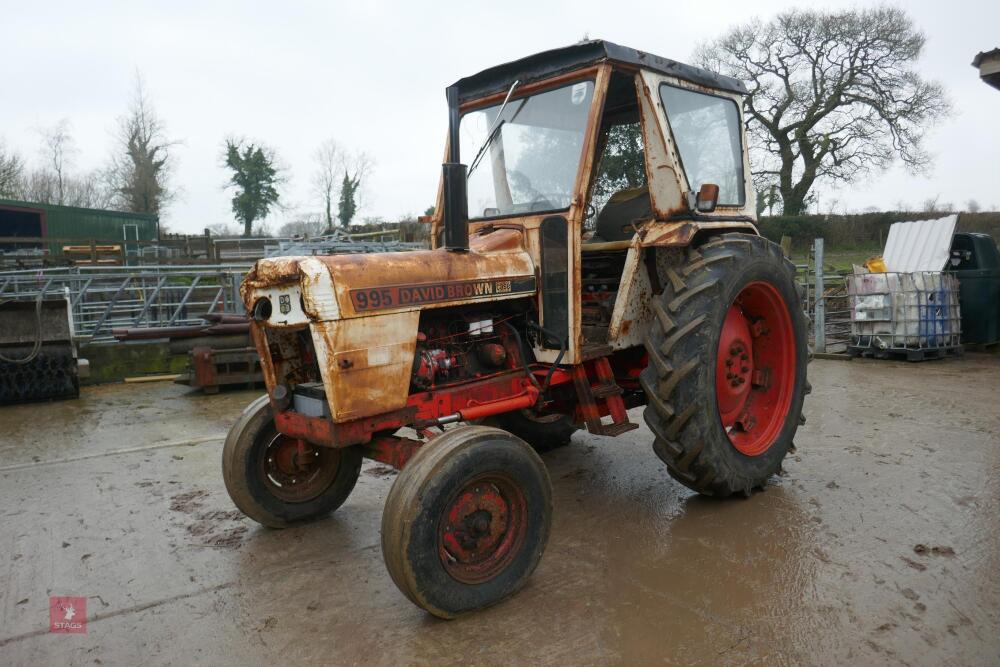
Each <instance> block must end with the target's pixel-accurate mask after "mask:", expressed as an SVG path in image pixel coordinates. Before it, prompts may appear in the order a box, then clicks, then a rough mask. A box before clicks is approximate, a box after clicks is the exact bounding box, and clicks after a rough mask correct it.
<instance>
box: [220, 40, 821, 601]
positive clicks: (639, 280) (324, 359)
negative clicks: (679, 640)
mask: <svg viewBox="0 0 1000 667" xmlns="http://www.w3.org/2000/svg"><path fill="white" fill-rule="evenodd" d="M745 93H746V89H745V88H744V86H743V84H742V83H740V82H739V81H736V80H733V79H730V78H727V77H723V76H719V75H717V74H714V73H712V72H708V71H705V70H701V69H697V68H694V67H691V66H688V65H683V64H681V63H678V62H674V61H671V60H667V59H665V58H661V57H658V56H655V55H652V54H649V53H644V52H641V51H637V50H635V49H631V48H626V47H622V46H618V45H616V44H612V43H609V42H605V41H589V42H583V43H580V44H575V45H573V46H569V47H566V48H561V49H556V50H552V51H547V52H544V53H540V54H536V55H533V56H530V57H527V58H524V59H522V60H518V61H515V62H511V63H507V64H504V65H499V66H497V67H493V68H491V69H488V70H485V71H483V72H480V73H479V74H476V75H473V76H470V77H467V78H464V79H461V80H460V81H458V82H457V83H456V84H454V85H453V86H451V87H449V88H448V89H447V99H448V109H449V133H448V145H447V162H446V163H445V164H444V165H443V173H442V179H441V187H440V191H439V194H438V198H437V206H436V209H435V210H436V211H437V212H436V213H435V215H434V216H432V219H431V220H430V221H429V222H430V224H431V230H432V232H431V237H432V239H433V246H434V248H433V249H432V250H425V251H416V252H399V253H384V254H372V255H338V256H320V257H282V258H270V259H264V260H260V261H259V262H257V265H256V266H255V267H254V269H253V270H252V271H251V272H250V273H249V275H248V276H247V278H246V280H245V281H244V283H243V287H242V294H243V299H244V301H245V302H246V306H247V309H248V311H249V312H250V313H251V315H252V318H253V324H252V327H251V329H252V333H253V337H254V341H255V343H256V346H257V349H258V351H259V353H260V357H261V363H262V368H263V372H264V377H265V380H266V384H267V395H266V396H263V397H261V398H260V399H259V400H257V401H255V402H253V403H252V404H251V405H250V406H249V407H248V408H247V409H246V411H245V412H244V413H243V415H242V416H241V417H240V419H239V421H238V422H237V423H236V424H235V425H234V426H233V428H232V430H231V432H230V434H229V437H228V438H227V440H226V445H225V451H224V459H223V472H224V476H225V482H226V486H227V488H228V490H229V493H230V495H231V496H232V499H233V501H234V502H235V503H236V505H237V506H238V507H239V508H240V509H241V510H243V511H244V512H245V513H246V514H247V515H249V516H250V517H251V518H253V519H255V520H256V521H258V522H260V523H262V524H264V525H267V526H273V527H282V526H287V525H289V524H292V523H294V522H298V521H305V520H308V519H312V518H314V517H318V516H322V515H325V514H327V513H329V512H331V511H333V510H334V509H336V508H337V507H338V506H340V505H341V504H342V503H343V502H344V500H345V499H346V498H347V497H348V495H349V494H350V493H351V490H352V489H353V488H354V485H355V482H356V481H357V479H358V474H359V470H360V468H361V460H362V458H363V457H368V458H371V459H375V460H377V461H381V462H383V463H386V464H389V465H391V466H394V467H395V468H397V469H399V470H400V473H399V475H398V477H397V478H396V480H395V482H394V484H393V486H392V490H391V491H390V492H389V496H388V499H387V500H386V507H385V511H384V514H383V518H382V551H383V556H384V558H385V563H386V566H387V568H388V570H389V573H390V575H391V576H392V579H393V581H395V583H396V584H397V585H398V586H399V588H400V589H401V590H402V592H403V593H405V594H406V595H407V596H408V597H409V598H410V599H411V600H412V601H413V602H414V603H416V604H417V605H419V606H421V607H423V608H424V609H426V610H427V611H429V612H430V613H432V614H434V615H437V616H441V617H446V618H447V617H452V616H454V615H456V614H459V613H462V612H465V611H468V610H472V609H476V608H479V607H483V606H486V605H489V604H492V603H494V602H497V601H499V600H501V599H503V598H504V597H506V596H509V595H511V594H512V593H514V592H515V591H517V590H518V589H519V588H520V587H521V586H522V585H523V584H524V583H525V581H526V580H527V578H528V577H529V575H530V574H531V572H532V571H533V570H534V568H535V566H536V565H537V564H538V562H539V559H540V558H541V556H542V551H543V550H544V548H545V544H546V541H547V539H548V534H549V525H550V519H551V512H552V492H551V483H550V481H549V477H548V474H547V473H546V470H545V467H544V465H543V463H542V460H541V459H540V457H539V456H538V454H537V452H536V449H539V448H546V447H552V446H555V445H559V444H564V443H566V442H568V441H569V440H570V436H571V434H572V433H573V432H574V431H575V430H577V429H581V428H586V429H587V430H588V431H589V432H590V433H592V434H594V435H600V436H617V435H621V434H623V433H626V432H628V431H630V430H631V429H634V428H636V427H637V424H635V423H633V422H631V421H630V420H629V413H628V412H627V411H628V410H629V409H630V408H633V407H637V406H641V405H645V406H646V407H645V411H644V416H645V420H646V423H647V424H648V425H649V427H650V429H651V430H652V432H653V435H654V440H653V451H654V452H655V453H656V455H657V456H658V457H659V458H660V459H662V460H663V462H664V463H665V464H666V469H667V471H668V472H669V473H670V475H671V476H672V477H673V478H674V479H676V480H677V481H679V482H680V483H681V484H684V485H685V486H688V487H690V488H691V489H694V490H695V491H697V492H699V493H703V494H707V495H714V496H729V495H732V494H740V495H750V493H751V492H752V491H753V489H755V488H759V487H762V486H763V485H764V484H765V482H766V480H767V479H768V478H769V477H770V476H771V475H773V474H775V473H777V472H778V471H779V469H780V466H781V462H782V459H784V457H785V455H786V453H787V452H788V450H789V447H791V446H792V438H793V436H794V435H795V431H796V428H797V427H798V425H799V423H800V418H801V417H800V415H801V410H802V402H803V398H804V395H805V394H806V393H807V390H808V383H807V381H806V361H807V343H806V318H805V316H804V314H803V312H802V305H801V303H800V298H799V295H798V292H797V290H796V285H795V282H794V271H793V267H792V266H791V264H790V263H789V262H788V261H787V260H786V259H785V258H784V257H783V256H782V253H781V250H780V249H779V248H778V246H776V245H775V244H773V243H771V242H769V241H767V240H765V239H764V238H762V237H760V236H759V235H758V234H757V230H756V227H755V224H754V223H755V217H754V216H755V208H754V192H753V189H752V186H751V179H750V168H749V163H748V161H747V151H746V141H745V137H744V134H743V123H742V111H741V109H742V96H743V95H744V94H745ZM636 455H637V456H638V455H640V454H638V453H637V454H636Z"/></svg>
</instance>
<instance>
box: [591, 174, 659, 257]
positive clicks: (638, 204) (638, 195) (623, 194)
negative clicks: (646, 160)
mask: <svg viewBox="0 0 1000 667" xmlns="http://www.w3.org/2000/svg"><path fill="white" fill-rule="evenodd" d="M652 217H653V207H652V205H651V204H650V201H649V187H648V186H645V185H643V186H641V187H638V188H630V189H628V190H619V191H618V192H616V193H614V194H613V195H611V199H609V200H608V203H606V204H605V205H604V208H602V209H601V212H600V213H598V214H597V229H596V230H595V233H594V236H593V237H591V239H590V240H589V242H590V243H600V242H603V241H627V240H629V239H631V238H632V235H633V234H635V230H634V229H632V223H634V222H637V221H639V220H648V219H650V218H652Z"/></svg>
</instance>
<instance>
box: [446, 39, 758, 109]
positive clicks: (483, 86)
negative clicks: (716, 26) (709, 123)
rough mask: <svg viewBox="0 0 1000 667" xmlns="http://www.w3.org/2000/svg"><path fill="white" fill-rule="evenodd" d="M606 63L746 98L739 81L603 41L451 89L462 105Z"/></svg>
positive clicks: (525, 61)
mask: <svg viewBox="0 0 1000 667" xmlns="http://www.w3.org/2000/svg"><path fill="white" fill-rule="evenodd" d="M605 60H608V61H612V62H616V63H622V64H626V65H631V66H634V67H641V68H643V69H649V70H653V71H656V72H660V73H662V74H668V75H670V76H675V77H677V78H679V79H683V80H685V81H690V82H691V83H696V84H699V85H702V86H708V87H710V88H717V89H720V90H726V91H729V92H733V93H739V94H741V95H746V94H747V88H746V86H745V85H744V84H743V82H742V81H739V80H738V79H734V78H732V77H728V76H724V75H722V74H717V73H715V72H710V71H709V70H706V69H701V68H700V67H693V66H691V65H685V64H684V63H680V62H677V61H675V60H670V59H669V58H664V57H662V56H657V55H653V54H652V53H646V52H645V51H639V50H638V49H633V48H631V47H628V46H620V45H618V44H614V43H612V42H608V41H605V40H603V39H595V40H590V41H586V42H579V43H577V44H573V45H571V46H564V47H562V48H558V49H552V50H550V51H543V52H541V53H536V54H534V55H530V56H527V57H525V58H521V59H519V60H514V61H512V62H509V63H504V64H502V65H496V66H495V67H490V68H489V69H485V70H483V71H482V72H479V73H478V74H473V75H472V76H467V77H465V78H463V79H459V80H458V81H456V82H455V84H454V85H455V86H457V87H458V96H459V99H460V100H462V101H464V100H469V99H474V98H477V97H482V96H484V95H488V94H491V93H496V92H500V91H504V90H506V89H507V88H508V87H510V84H511V83H513V82H514V81H515V80H520V81H521V82H522V83H527V82H529V81H535V80H538V79H543V78H547V77H550V76H555V75H557V74H561V73H563V72H568V71H571V70H574V69H579V68H581V67H585V66H587V65H592V64H595V63H598V62H601V61H605Z"/></svg>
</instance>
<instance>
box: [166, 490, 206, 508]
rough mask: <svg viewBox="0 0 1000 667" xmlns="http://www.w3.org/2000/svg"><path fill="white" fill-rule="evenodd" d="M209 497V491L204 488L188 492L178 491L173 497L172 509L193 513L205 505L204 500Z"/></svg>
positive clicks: (171, 501)
mask: <svg viewBox="0 0 1000 667" xmlns="http://www.w3.org/2000/svg"><path fill="white" fill-rule="evenodd" d="M207 497H208V491H205V490H204V489H199V490H196V491H188V492H187V493H178V494H177V495H175V496H173V497H171V499H170V509H171V510H173V511H174V512H183V513H184V514H191V513H193V512H196V511H197V510H199V509H201V508H202V507H203V506H204V502H203V501H204V500H205V498H207Z"/></svg>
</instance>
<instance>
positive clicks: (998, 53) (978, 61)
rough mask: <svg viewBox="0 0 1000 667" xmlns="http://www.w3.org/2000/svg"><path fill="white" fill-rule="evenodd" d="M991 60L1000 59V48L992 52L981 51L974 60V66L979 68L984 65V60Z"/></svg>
mask: <svg viewBox="0 0 1000 667" xmlns="http://www.w3.org/2000/svg"><path fill="white" fill-rule="evenodd" d="M991 58H1000V48H997V49H993V50H992V51H980V52H979V53H977V54H976V57H975V58H973V59H972V66H973V67H979V66H980V65H982V64H983V61H984V60H988V59H991Z"/></svg>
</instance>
